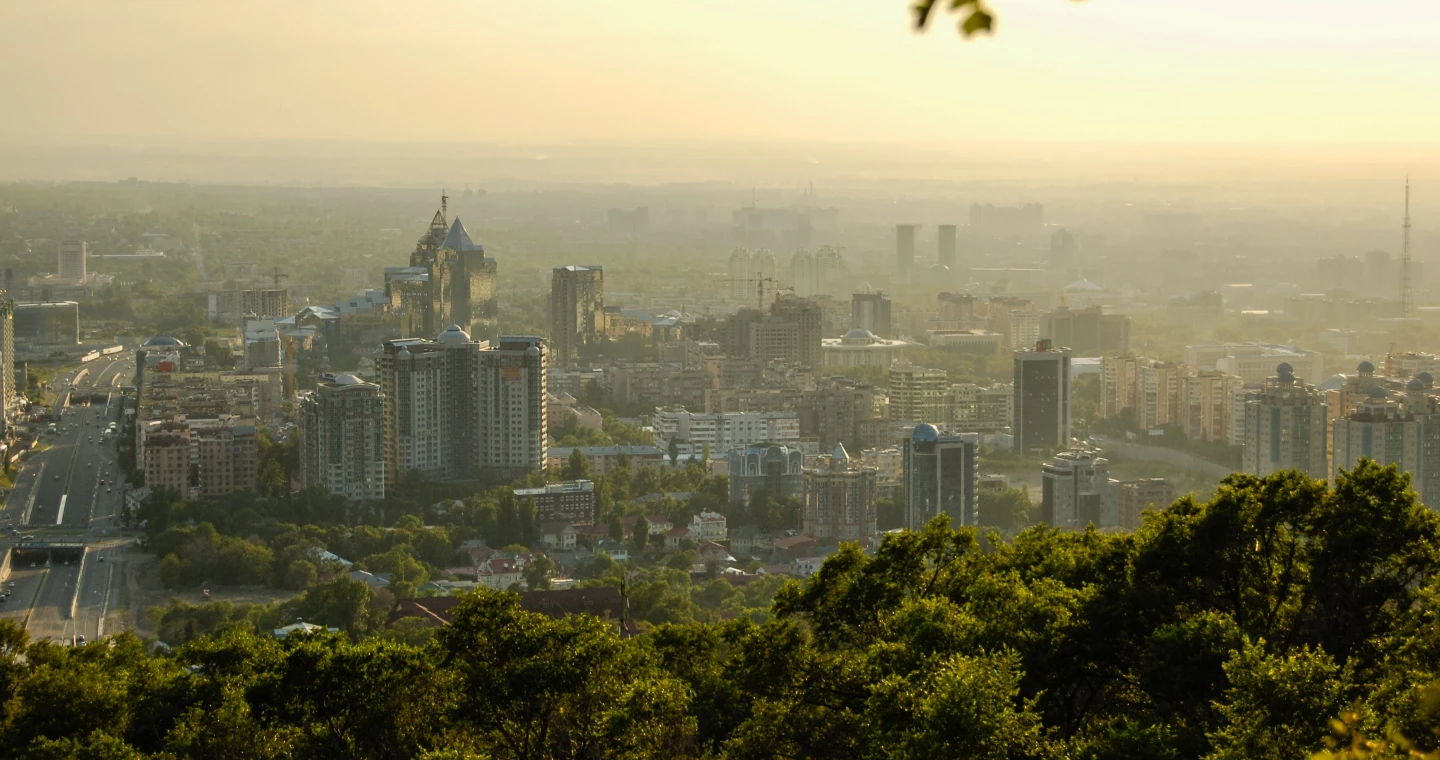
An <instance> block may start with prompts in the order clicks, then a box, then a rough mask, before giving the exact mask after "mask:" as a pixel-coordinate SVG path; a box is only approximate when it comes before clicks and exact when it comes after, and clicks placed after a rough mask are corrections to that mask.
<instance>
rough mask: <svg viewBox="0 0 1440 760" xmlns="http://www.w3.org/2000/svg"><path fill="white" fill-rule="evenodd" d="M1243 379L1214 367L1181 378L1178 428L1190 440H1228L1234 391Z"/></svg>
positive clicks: (1241, 383) (1232, 414) (1232, 417)
mask: <svg viewBox="0 0 1440 760" xmlns="http://www.w3.org/2000/svg"><path fill="white" fill-rule="evenodd" d="M1243 385H1244V383H1243V381H1242V380H1241V379H1240V378H1238V377H1236V376H1234V375H1227V374H1225V373H1224V372H1220V371H1218V370H1211V371H1209V372H1199V373H1196V374H1193V375H1187V376H1185V377H1184V378H1182V379H1181V389H1180V429H1181V430H1182V431H1184V433H1185V437H1187V438H1189V439H1190V440H1192V441H1219V442H1228V441H1229V440H1230V438H1231V432H1230V428H1231V425H1232V420H1233V419H1234V409H1233V406H1234V400H1235V391H1237V390H1239V389H1240V388H1241V387H1242V386H1243Z"/></svg>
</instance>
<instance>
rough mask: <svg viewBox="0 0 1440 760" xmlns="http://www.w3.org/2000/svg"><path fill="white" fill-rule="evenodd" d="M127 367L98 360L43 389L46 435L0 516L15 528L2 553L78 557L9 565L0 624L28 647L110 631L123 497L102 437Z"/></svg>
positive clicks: (26, 559)
mask: <svg viewBox="0 0 1440 760" xmlns="http://www.w3.org/2000/svg"><path fill="white" fill-rule="evenodd" d="M134 366H135V365H134V360H133V359H132V358H129V357H123V358H117V359H114V360H111V359H100V360H96V361H94V362H91V363H89V364H87V365H85V366H84V367H82V368H81V369H79V370H76V371H74V372H71V373H67V374H65V375H61V376H58V377H56V378H55V379H54V380H53V381H52V385H53V386H54V388H55V389H56V391H57V392H58V393H59V396H60V401H59V403H58V404H57V406H58V407H59V412H60V415H61V418H60V420H59V421H58V422H56V432H54V433H45V434H43V435H42V436H41V442H42V443H44V444H46V445H48V446H49V448H48V449H46V450H45V451H42V452H39V453H37V454H35V455H34V456H32V457H31V458H30V460H29V461H28V462H27V463H26V465H25V467H24V469H23V470H22V471H21V472H20V474H19V475H18V476H17V478H16V482H15V488H14V489H13V490H12V491H11V492H10V495H9V497H8V498H7V499H6V500H5V504H4V507H3V508H0V525H5V526H17V527H18V528H19V532H18V534H12V535H10V536H8V537H7V538H9V539H10V540H8V541H6V542H5V546H6V547H8V546H10V545H12V544H14V543H16V542H17V541H18V542H20V543H21V544H24V543H33V542H45V543H50V544H54V543H63V542H83V543H84V544H85V545H86V550H85V551H84V552H83V555H82V553H81V552H73V553H66V552H56V553H54V554H53V560H50V561H47V555H46V553H44V552H16V553H15V554H14V555H13V558H12V568H11V569H12V573H11V577H10V581H9V582H10V583H14V584H15V585H14V587H13V588H7V589H6V590H8V591H9V596H8V597H7V598H6V599H5V600H4V602H0V616H4V617H9V618H13V619H17V620H20V621H21V622H23V623H24V624H25V626H26V628H27V630H29V632H30V635H31V636H33V637H47V636H48V637H51V638H54V639H57V640H67V641H69V640H74V638H75V637H76V636H77V635H79V636H84V637H86V639H87V640H90V641H93V640H95V639H96V638H98V637H100V636H102V635H104V634H105V633H106V632H114V631H115V630H116V629H117V626H118V625H119V621H118V620H117V618H116V613H117V612H118V611H119V609H118V607H119V606H118V604H117V601H118V597H119V588H120V586H121V585H122V574H123V564H122V563H123V561H124V553H123V549H124V545H125V544H126V543H127V542H126V541H125V540H124V539H121V538H119V536H118V534H117V531H116V527H117V525H116V517H117V515H118V514H119V512H120V509H121V505H122V504H123V500H124V493H123V489H122V488H121V487H120V485H119V484H118V483H116V482H115V481H116V480H117V479H118V478H120V474H119V466H118V465H117V464H116V456H115V442H114V440H113V439H112V438H111V437H109V436H105V435H103V433H104V431H105V429H106V428H107V427H108V425H109V423H110V422H112V421H117V420H118V415H119V413H120V400H119V399H120V392H119V386H120V385H121V384H124V383H127V382H129V380H130V378H132V377H134ZM101 395H104V396H106V397H107V401H105V402H102V401H100V400H99V398H98V397H99V396H101ZM92 397H94V398H95V399H96V400H94V401H91V400H89V399H90V398H92ZM7 532H8V527H7ZM32 536H33V537H34V539H33V540H31V539H30V537H32ZM82 556H83V559H82ZM77 584H78V585H79V590H80V593H79V594H78V595H77V594H76V593H75V592H76V586H77ZM6 586H7V587H8V586H9V583H7V584H6ZM72 602H74V608H73V614H72Z"/></svg>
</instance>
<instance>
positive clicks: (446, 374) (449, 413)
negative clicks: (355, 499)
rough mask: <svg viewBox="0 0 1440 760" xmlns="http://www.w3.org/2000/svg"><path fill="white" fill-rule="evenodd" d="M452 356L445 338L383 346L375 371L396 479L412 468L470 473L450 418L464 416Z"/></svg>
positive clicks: (436, 475) (389, 467)
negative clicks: (457, 403) (455, 447)
mask: <svg viewBox="0 0 1440 760" xmlns="http://www.w3.org/2000/svg"><path fill="white" fill-rule="evenodd" d="M467 342H468V340H467ZM452 358H454V357H452V352H451V351H448V350H446V347H445V346H444V345H443V344H441V343H438V342H435V341H428V340H422V339H420V338H401V339H398V340H388V341H385V343H384V345H382V346H381V352H380V356H379V361H378V362H377V363H376V364H377V366H376V374H377V376H378V379H379V381H380V389H381V391H382V392H383V393H384V394H385V401H386V404H385V472H387V473H388V474H389V477H390V478H391V480H392V482H393V481H395V480H398V479H400V478H402V477H404V476H405V475H406V474H407V473H410V472H412V471H414V472H418V473H420V474H422V475H424V476H425V477H427V478H431V479H434V480H445V479H448V478H453V477H462V476H463V475H464V474H467V473H468V470H469V468H468V467H465V466H463V465H461V463H459V462H457V461H456V459H457V458H456V457H455V456H454V452H453V451H452V447H451V445H450V444H451V441H450V435H449V433H450V421H451V420H452V419H460V418H463V417H464V415H463V411H462V410H460V409H455V408H452V402H453V401H454V396H455V395H457V394H455V393H453V392H452V390H451V387H450V386H451V372H450V364H451V363H452V361H451V360H452ZM465 358H468V357H465ZM472 366H473V364H472ZM455 390H457V391H462V392H463V391H464V390H468V389H466V388H461V389H455ZM457 470H459V471H458V472H457Z"/></svg>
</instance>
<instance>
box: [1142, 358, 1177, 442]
mask: <svg viewBox="0 0 1440 760" xmlns="http://www.w3.org/2000/svg"><path fill="white" fill-rule="evenodd" d="M1184 375H1185V367H1184V365H1181V364H1176V363H1174V362H1150V363H1148V364H1146V365H1145V366H1142V367H1141V368H1140V390H1139V393H1138V394H1137V399H1136V400H1137V401H1138V405H1137V406H1136V408H1135V421H1136V423H1137V424H1139V425H1140V427H1141V428H1142V429H1144V430H1154V429H1155V428H1158V427H1160V426H1161V425H1178V424H1180V408H1181V405H1180V401H1181V399H1182V396H1181V393H1180V388H1181V381H1182V380H1183V379H1184Z"/></svg>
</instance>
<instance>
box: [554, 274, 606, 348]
mask: <svg viewBox="0 0 1440 760" xmlns="http://www.w3.org/2000/svg"><path fill="white" fill-rule="evenodd" d="M604 332H605V273H604V272H603V271H602V270H601V268H600V267H598V266H564V267H555V270H554V272H553V273H552V275H551V279H550V349H551V353H552V356H553V358H554V362H555V364H556V366H561V367H564V366H569V365H571V364H574V363H575V362H576V361H577V360H578V359H579V358H580V347H581V346H584V345H586V344H589V343H592V342H594V341H595V340H596V339H597V338H599V337H600V336H601V335H603V334H604Z"/></svg>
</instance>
